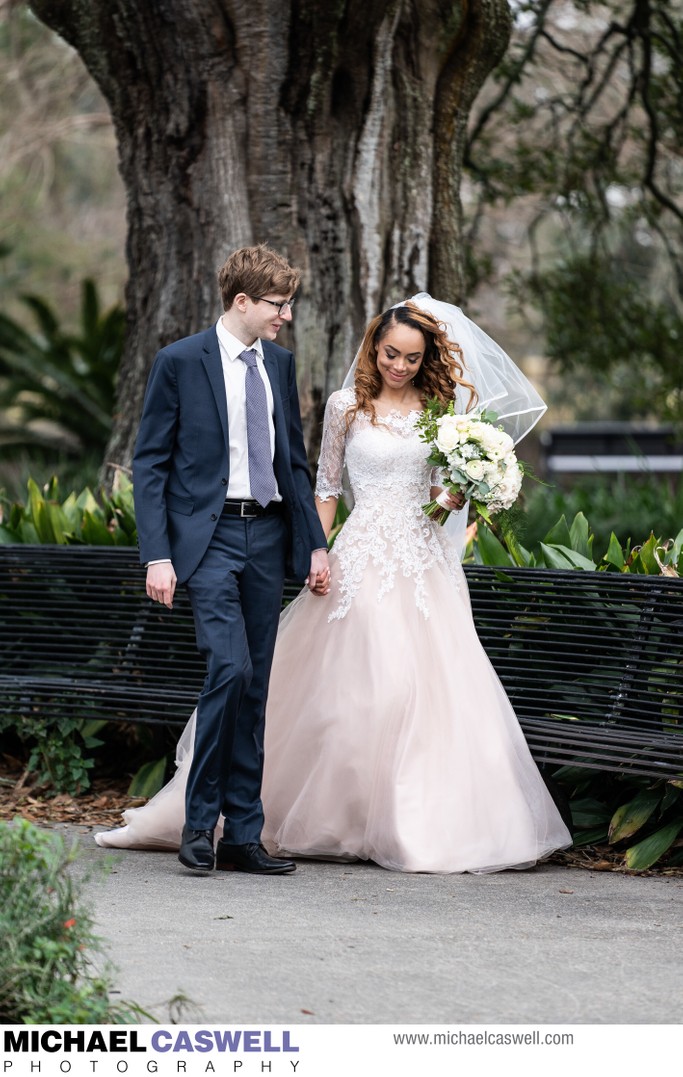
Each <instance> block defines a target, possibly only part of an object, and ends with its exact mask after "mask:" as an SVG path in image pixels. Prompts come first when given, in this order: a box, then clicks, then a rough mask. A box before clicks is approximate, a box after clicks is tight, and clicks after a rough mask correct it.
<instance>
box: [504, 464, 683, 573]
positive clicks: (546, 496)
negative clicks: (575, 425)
mask: <svg viewBox="0 0 683 1077" xmlns="http://www.w3.org/2000/svg"><path fill="white" fill-rule="evenodd" d="M578 512H581V513H583V515H584V516H585V517H586V518H587V519H588V520H590V523H591V530H592V533H593V534H594V535H595V543H594V545H595V549H596V551H598V552H599V553H600V554H602V553H603V552H604V551H605V550H606V549H607V546H608V545H609V542H610V537H611V535H612V534H614V535H615V536H616V538H617V540H618V541H619V542H620V544H621V545H622V546H624V545H626V544H627V543H628V542H629V540H630V541H631V543H632V544H635V543H636V542H639V541H642V539H643V538H644V537H645V536H646V535H649V534H650V532H651V531H653V532H654V533H655V535H661V536H662V538H673V537H674V536H675V535H677V534H678V532H679V531H680V530H681V528H683V482H681V481H680V479H679V478H678V476H676V479H675V480H674V478H673V476H671V477H669V478H665V477H662V476H655V475H613V476H609V477H608V476H605V475H592V476H588V475H587V476H583V477H581V478H580V479H578V480H577V481H576V482H574V483H573V485H572V487H571V489H568V490H562V489H560V488H558V487H553V486H538V487H536V488H534V489H533V490H532V491H531V492H530V494H529V496H528V498H527V501H526V506H525V510H524V516H523V524H522V526H523V532H522V536H521V537H522V541H523V542H524V545H525V546H533V545H534V544H535V543H536V542H538V541H539V540H540V539H541V538H542V536H543V535H545V533H546V531H547V530H548V521H549V520H557V519H559V517H560V516H565V517H566V518H567V519H568V520H571V519H573V518H574V517H575V516H576V514H577V513H578Z"/></svg>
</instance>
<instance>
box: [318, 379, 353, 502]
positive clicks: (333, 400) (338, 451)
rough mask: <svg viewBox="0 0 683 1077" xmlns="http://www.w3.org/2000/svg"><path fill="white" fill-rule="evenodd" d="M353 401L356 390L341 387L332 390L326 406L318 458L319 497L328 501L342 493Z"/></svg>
mask: <svg viewBox="0 0 683 1077" xmlns="http://www.w3.org/2000/svg"><path fill="white" fill-rule="evenodd" d="M351 404H353V390H352V389H351V390H349V389H340V390H339V392H336V393H332V395H331V397H330V398H329V400H328V401H327V404H326V406H325V422H324V424H323V436H322V442H321V445H320V457H319V458H318V475H317V480H316V484H315V493H316V497H318V498H320V500H321V501H327V499H328V498H330V497H341V494H342V474H343V471H344V450H345V446H346V422H345V417H346V412H347V409H348V408H349V407H350V406H351Z"/></svg>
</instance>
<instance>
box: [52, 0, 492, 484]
mask: <svg viewBox="0 0 683 1077" xmlns="http://www.w3.org/2000/svg"><path fill="white" fill-rule="evenodd" d="M31 7H32V8H33V10H34V12H35V13H36V14H37V15H38V17H39V18H41V19H42V20H43V21H44V22H46V23H47V24H48V25H49V26H50V27H52V28H53V29H54V30H56V31H57V32H58V33H59V34H61V35H62V36H63V37H64V38H65V39H66V40H67V41H68V42H69V43H70V44H71V45H73V46H74V47H75V48H76V49H77V51H78V52H79V53H80V55H81V57H82V59H83V61H84V62H85V64H86V66H87V67H88V69H89V70H90V72H91V74H92V75H93V77H94V78H95V80H96V81H97V83H98V84H99V86H100V88H101V90H102V91H103V93H104V95H105V97H106V99H107V101H108V102H109V105H110V108H111V112H112V116H113V120H114V124H115V128H116V132H117V138H118V147H119V162H120V170H121V173H122V176H123V179H124V183H125V185H126V191H127V201H128V239H127V257H128V263H129V272H130V276H129V280H128V285H127V295H126V305H127V310H128V319H129V322H128V339H127V346H126V352H125V355H124V359H123V362H122V366H121V372H120V384H119V394H118V405H117V414H116V416H115V421H114V431H113V435H112V439H111V442H110V445H109V449H108V454H107V460H108V461H111V462H113V463H116V464H121V465H124V466H127V465H129V464H130V460H131V455H132V451H133V446H134V441H135V434H136V429H137V423H138V418H139V414H140V408H141V403H142V396H143V393H144V387H145V383H146V379H147V374H148V371H149V367H150V364H151V362H152V359H153V358H154V355H155V353H156V351H157V350H158V348H159V347H161V346H163V345H164V344H166V343H168V342H169V341H171V340H174V339H176V338H178V337H181V336H185V335H187V334H189V333H192V332H195V331H197V330H199V329H201V328H204V327H205V326H206V325H209V324H210V323H211V321H212V320H215V319H216V318H217V317H218V314H219V313H220V310H221V305H220V299H219V296H218V289H217V284H216V270H217V268H218V266H219V265H221V264H222V262H223V261H224V260H225V258H226V256H227V254H228V253H229V252H230V251H231V250H233V249H235V248H236V247H239V246H242V245H244V244H248V243H253V242H266V243H269V244H270V245H271V246H273V247H275V248H276V249H277V250H279V251H281V252H282V253H283V254H285V255H286V256H287V257H288V258H289V259H290V260H291V261H292V262H293V263H294V264H296V265H298V266H300V267H301V268H302V270H303V281H302V287H301V290H300V295H299V297H298V304H297V308H296V313H295V319H294V323H293V326H292V329H291V333H290V336H289V338H286V339H285V338H283V339H282V343H285V344H288V345H290V346H292V347H293V348H294V350H295V351H296V355H297V361H298V369H299V385H300V391H301V400H302V412H303V415H304V422H305V427H306V434H307V438H308V442H309V447H310V448H311V449H313V450H315V448H316V445H317V440H318V436H319V424H320V418H321V413H322V407H323V405H324V401H325V399H326V397H327V395H328V394H329V393H330V392H331V391H332V390H334V389H335V388H337V387H338V386H339V384H340V381H341V378H342V376H343V373H344V371H345V370H346V368H347V367H348V365H349V363H350V362H351V360H352V358H353V356H354V354H355V350H356V348H357V345H358V342H359V339H360V336H361V334H362V331H363V328H364V325H365V323H366V321H367V320H368V319H369V318H371V317H373V316H374V315H375V314H377V313H379V312H380V311H381V310H383V309H385V307H386V306H388V305H389V304H390V303H392V302H395V301H398V300H400V299H403V298H405V297H406V296H408V295H410V294H412V293H413V292H415V291H420V290H430V291H432V292H433V294H435V295H437V296H438V297H439V298H443V299H448V300H451V301H455V302H459V301H460V300H461V299H462V286H463V264H462V249H461V212H460V200H459V188H460V169H461V161H462V153H463V144H464V136H465V129H466V124H467V117H468V113H469V109H470V106H471V104H472V101H473V100H474V97H475V96H476V93H477V91H478V89H479V87H480V86H481V84H482V83H483V81H484V79H485V77H486V75H487V74H488V72H489V71H490V70H491V68H492V67H493V66H494V65H495V63H496V62H497V61H498V60H499V59H500V57H501V56H502V54H503V52H504V50H505V48H506V46H507V42H508V38H509V33H510V11H509V7H508V3H507V0H323V2H321V0H290V2H283V0H145V2H144V3H140V0H31ZM110 477H111V476H110Z"/></svg>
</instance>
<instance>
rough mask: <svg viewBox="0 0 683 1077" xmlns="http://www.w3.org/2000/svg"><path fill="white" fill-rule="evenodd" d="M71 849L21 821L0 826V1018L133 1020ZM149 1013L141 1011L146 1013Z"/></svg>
mask: <svg viewBox="0 0 683 1077" xmlns="http://www.w3.org/2000/svg"><path fill="white" fill-rule="evenodd" d="M76 855H77V854H76V849H75V846H74V845H72V846H71V847H67V845H66V843H65V841H64V839H63V838H62V837H61V836H60V835H58V834H55V833H54V832H52V831H46V830H40V829H39V828H38V827H36V826H34V825H33V824H32V823H29V822H27V821H26V820H25V819H15V820H14V822H13V823H0V935H1V936H2V940H3V944H2V947H0V1023H2V1024H74V1025H80V1024H122V1023H137V1022H139V1020H140V1017H141V1015H142V1011H141V1010H140V1008H139V1007H138V1006H137V1005H136V1004H135V1003H126V1002H120V1001H117V1002H113V1001H112V999H111V997H110V994H111V991H112V970H111V966H110V965H109V963H108V961H107V960H106V958H105V957H104V955H103V953H102V949H101V946H100V942H99V940H98V939H97V938H96V936H95V935H94V934H93V921H92V916H91V914H90V912H89V911H88V909H87V908H86V907H85V906H84V904H83V899H82V897H81V893H80V885H81V884H79V883H77V882H76V880H75V878H74V874H73V870H72V869H73V864H74V861H75V859H76ZM145 1016H146V1015H145Z"/></svg>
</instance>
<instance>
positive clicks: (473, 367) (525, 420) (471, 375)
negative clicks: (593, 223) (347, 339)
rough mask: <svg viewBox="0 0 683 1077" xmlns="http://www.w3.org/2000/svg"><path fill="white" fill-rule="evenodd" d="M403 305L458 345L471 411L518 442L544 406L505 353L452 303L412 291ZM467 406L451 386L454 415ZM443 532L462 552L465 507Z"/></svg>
mask: <svg viewBox="0 0 683 1077" xmlns="http://www.w3.org/2000/svg"><path fill="white" fill-rule="evenodd" d="M406 303H413V304H414V305H415V306H416V307H420V309H421V310H424V311H426V312H427V313H428V314H431V315H432V317H434V318H435V319H436V320H437V322H439V323H440V325H442V326H443V328H444V329H445V331H446V336H447V337H448V339H449V340H451V341H452V342H453V343H454V344H459V345H460V347H461V348H462V352H463V357H464V363H465V378H466V380H468V381H470V382H472V384H473V385H474V387H475V389H476V390H477V394H478V397H479V399H478V401H477V409H479V410H483V409H488V410H491V411H493V412H495V414H496V415H497V417H498V418H497V423H498V424H499V425H500V426H502V427H503V429H504V430H505V431H506V432H507V433H508V434H509V435H510V437H511V438H512V440H513V441H514V443H515V444H517V442H519V441H521V440H522V438H523V437H525V436H526V435H527V434H528V433H529V431H530V430H531V429H532V428H533V427H534V426H535V425H536V423H537V422H538V420H539V419H540V418H541V416H542V415H543V414H544V412H545V411H546V408H547V405H546V404H545V403H544V401H543V400H542V399H541V397H540V396H539V394H538V393H537V392H536V390H535V389H534V387H533V385H532V384H531V382H530V381H529V379H528V378H526V377H525V376H524V374H522V372H521V370H519V368H518V367H516V366H515V364H514V363H513V361H512V359H511V358H510V356H509V355H508V354H507V352H504V351H503V349H502V348H501V347H500V345H499V344H496V342H495V340H492V339H491V337H490V336H488V334H487V333H485V332H484V330H483V329H480V328H479V326H478V325H476V324H475V322H473V321H472V320H471V319H470V318H468V317H467V315H465V314H463V312H462V311H461V309H460V307H456V306H454V305H453V304H452V303H443V302H441V301H440V300H438V299H433V298H432V297H431V295H429V294H428V293H427V292H418V293H417V295H414V296H412V297H411V298H410V299H408V300H404V301H403V302H402V303H397V304H396V306H399V307H402V306H405V304H406ZM357 365H358V355H356V358H355V359H354V361H353V363H352V364H351V367H350V369H349V372H348V373H347V375H346V377H345V378H344V383H343V388H347V387H348V386H350V385H353V383H354V378H355V373H356V366H357ZM468 401H469V390H467V389H463V388H462V387H461V386H459V385H458V386H456V389H455V407H456V411H459V412H464V411H465V410H466V408H467V404H468ZM446 527H447V530H448V533H449V535H450V537H451V538H452V539H453V541H454V542H455V543H456V545H457V549H458V551H459V552H460V551H462V550H463V548H464V545H465V541H464V539H465V530H466V527H467V505H465V507H464V508H463V509H462V510H461V511H460V512H452V513H451V514H450V516H449V518H448V522H447V525H446Z"/></svg>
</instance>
